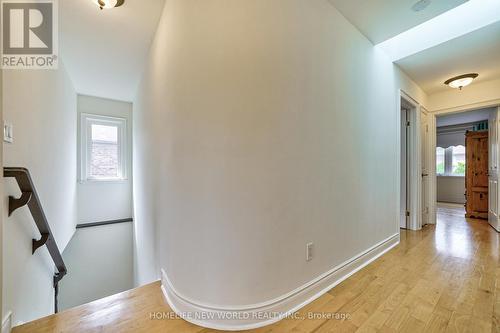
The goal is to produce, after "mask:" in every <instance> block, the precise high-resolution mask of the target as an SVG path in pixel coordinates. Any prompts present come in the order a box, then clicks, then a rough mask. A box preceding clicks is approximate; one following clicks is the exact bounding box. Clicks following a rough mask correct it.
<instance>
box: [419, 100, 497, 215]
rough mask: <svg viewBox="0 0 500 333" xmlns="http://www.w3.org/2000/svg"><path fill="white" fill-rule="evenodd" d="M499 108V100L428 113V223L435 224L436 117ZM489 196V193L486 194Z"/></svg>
mask: <svg viewBox="0 0 500 333" xmlns="http://www.w3.org/2000/svg"><path fill="white" fill-rule="evenodd" d="M494 107H500V99H496V100H491V101H486V102H481V103H474V104H465V105H461V106H456V107H452V108H446V109H440V110H434V111H430V112H428V117H429V118H428V120H429V151H430V152H431V153H430V160H429V163H430V168H429V177H430V179H429V196H430V197H429V200H430V204H429V223H431V224H436V221H437V174H436V154H435V153H434V152H435V151H436V147H437V137H436V134H437V133H436V131H437V126H436V117H437V116H442V115H445V114H454V113H463V112H469V111H475V110H480V109H485V108H494ZM488 195H489V193H488Z"/></svg>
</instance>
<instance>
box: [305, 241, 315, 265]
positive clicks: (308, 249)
mask: <svg viewBox="0 0 500 333" xmlns="http://www.w3.org/2000/svg"><path fill="white" fill-rule="evenodd" d="M313 247H314V244H313V243H308V244H307V245H306V261H311V260H312V258H313Z"/></svg>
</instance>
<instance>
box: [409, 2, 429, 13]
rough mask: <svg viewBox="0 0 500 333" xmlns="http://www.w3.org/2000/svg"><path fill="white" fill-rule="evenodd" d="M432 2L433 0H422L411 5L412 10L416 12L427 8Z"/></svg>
mask: <svg viewBox="0 0 500 333" xmlns="http://www.w3.org/2000/svg"><path fill="white" fill-rule="evenodd" d="M430 4H431V0H420V1H418V2H416V3H415V4H414V5H413V6H412V7H411V10H413V11H414V12H421V11H422V10H424V9H425V8H427V7H428V6H429V5H430Z"/></svg>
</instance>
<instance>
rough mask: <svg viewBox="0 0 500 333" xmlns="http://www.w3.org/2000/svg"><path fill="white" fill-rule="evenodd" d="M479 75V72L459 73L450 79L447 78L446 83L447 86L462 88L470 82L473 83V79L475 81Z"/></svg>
mask: <svg viewBox="0 0 500 333" xmlns="http://www.w3.org/2000/svg"><path fill="white" fill-rule="evenodd" d="M478 76H479V74H477V73H471V74H464V75H459V76H455V77H452V78H451V79H449V80H446V82H445V83H444V84H446V85H447V86H450V87H452V88H455V89H460V90H462V88H463V87H466V86H468V85H469V84H471V83H472V81H474V79H475V78H477V77H478Z"/></svg>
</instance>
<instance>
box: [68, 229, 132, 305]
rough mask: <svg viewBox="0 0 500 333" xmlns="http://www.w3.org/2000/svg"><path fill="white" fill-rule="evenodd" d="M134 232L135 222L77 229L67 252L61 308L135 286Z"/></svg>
mask: <svg viewBox="0 0 500 333" xmlns="http://www.w3.org/2000/svg"><path fill="white" fill-rule="evenodd" d="M132 231H133V226H132V223H120V224H112V225H105V226H99V227H90V228H83V229H77V231H76V233H75V235H74V236H73V238H72V240H71V242H70V243H69V245H68V247H67V248H66V250H65V251H64V253H63V258H64V261H65V263H66V266H67V267H68V271H69V272H70V274H68V276H67V277H65V278H64V279H62V280H61V283H60V287H59V288H60V292H59V306H60V309H61V310H65V309H68V308H71V307H74V306H78V305H81V304H85V303H88V302H91V301H94V300H97V299H100V298H103V297H106V296H110V295H113V294H116V293H119V292H122V291H125V290H128V289H131V288H133V285H134V283H133V264H132V256H133V250H132Z"/></svg>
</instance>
